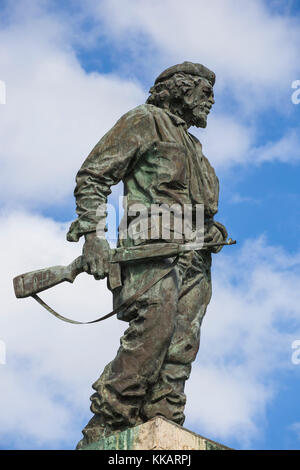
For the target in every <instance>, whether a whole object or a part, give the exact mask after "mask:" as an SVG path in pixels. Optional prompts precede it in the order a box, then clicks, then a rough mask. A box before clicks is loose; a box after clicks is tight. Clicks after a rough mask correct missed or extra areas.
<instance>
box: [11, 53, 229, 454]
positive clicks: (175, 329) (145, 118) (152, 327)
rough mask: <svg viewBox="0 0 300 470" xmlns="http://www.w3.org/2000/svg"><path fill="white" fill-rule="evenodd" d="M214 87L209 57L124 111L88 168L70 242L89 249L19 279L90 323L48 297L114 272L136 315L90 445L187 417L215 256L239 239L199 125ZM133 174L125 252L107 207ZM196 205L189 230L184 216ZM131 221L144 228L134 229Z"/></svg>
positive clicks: (99, 393) (100, 386)
mask: <svg viewBox="0 0 300 470" xmlns="http://www.w3.org/2000/svg"><path fill="white" fill-rule="evenodd" d="M214 83H215V74H214V73H213V72H211V71H210V70H209V69H207V68H206V67H204V66H203V65H201V64H195V63H191V62H184V63H182V64H178V65H174V66H172V67H170V68H168V69H167V70H165V71H164V72H162V73H161V74H160V75H159V77H158V78H157V79H156V80H155V84H154V86H153V87H152V88H151V89H150V96H149V98H148V99H147V102H146V104H143V105H141V106H138V107H137V108H135V109H133V110H131V111H129V112H128V113H127V114H125V115H124V116H122V117H121V119H119V121H118V122H117V123H116V124H115V126H114V127H113V128H112V129H111V130H110V131H109V132H107V134H105V136H104V137H103V138H102V139H101V140H100V141H99V142H98V144H97V145H96V146H95V147H94V149H93V150H92V151H91V153H90V155H89V156H88V157H87V159H86V160H85V162H84V163H83V165H82V167H81V169H80V170H79V172H78V174H77V178H76V182H77V185H76V188H75V192H74V195H75V197H76V203H77V208H76V211H77V214H78V218H77V219H76V220H75V221H74V222H73V223H72V225H71V227H70V229H69V232H68V234H67V239H68V240H69V241H73V242H76V241H78V240H79V238H80V237H81V236H84V237H85V244H84V247H83V253H82V256H81V257H80V258H78V259H77V260H75V261H74V262H73V263H72V265H70V266H69V267H67V268H63V267H53V268H49V269H47V270H40V271H38V272H35V273H27V274H25V275H22V276H18V277H17V278H15V280H14V283H15V292H16V295H17V296H18V297H25V296H28V295H33V296H34V297H35V298H36V299H37V300H38V301H40V303H42V305H43V306H45V307H46V308H48V310H49V311H51V313H54V314H55V315H56V316H58V317H59V318H61V319H64V320H66V321H71V322H73V323H78V322H75V321H72V320H68V319H66V318H64V317H61V316H60V315H58V314H56V312H54V311H53V310H52V309H51V308H50V307H48V306H47V305H46V304H45V303H44V302H43V301H41V299H39V298H38V297H37V296H36V293H37V292H40V291H42V290H44V289H46V288H48V287H51V286H52V285H55V284H57V283H58V282H62V281H63V280H69V281H71V282H72V281H73V280H74V278H75V276H76V275H77V274H78V273H79V272H82V271H86V272H87V273H89V274H92V275H94V277H95V278H96V279H103V278H104V277H106V276H107V275H108V273H109V280H110V282H109V284H108V286H109V288H110V289H111V291H112V292H113V304H114V311H113V312H112V314H113V313H117V316H118V318H119V319H120V320H123V321H125V322H128V329H127V330H126V331H125V333H124V335H123V337H122V338H121V340H120V343H121V345H120V348H119V350H118V353H117V356H116V357H115V359H114V360H113V361H112V362H110V363H109V364H108V365H107V366H106V367H105V369H104V371H103V373H102V375H101V376H100V378H99V379H98V380H97V381H96V382H95V383H94V384H93V389H94V390H95V393H94V394H93V395H92V396H91V402H92V403H91V411H92V412H93V413H94V416H93V417H92V419H91V420H90V422H89V423H88V424H87V425H86V427H85V428H84V430H83V435H84V437H83V439H82V440H81V441H80V442H79V444H78V446H77V448H78V449H80V448H82V447H84V446H85V445H88V444H90V443H92V442H94V441H96V440H99V439H100V438H102V437H105V436H108V435H110V434H111V433H113V432H115V431H122V430H124V429H126V428H128V427H132V426H136V425H138V424H141V423H143V422H145V421H148V420H149V419H151V418H153V417H154V416H156V415H162V416H164V417H165V418H167V419H169V420H171V421H174V422H175V423H178V424H180V425H182V424H183V422H184V419H185V416H184V407H185V402H186V396H185V394H184V386H185V381H186V380H187V379H188V378H189V376H190V372H191V364H192V362H193V361H194V360H195V358H196V355H197V352H198V349H199V341H200V327H201V323H202V320H203V317H204V315H205V312H206V308H207V305H208V303H209V301H210V298H211V272H210V268H211V253H212V252H213V253H217V252H219V251H220V250H221V249H222V246H223V245H227V244H232V243H235V242H233V241H232V240H231V239H229V241H226V239H227V231H226V229H225V227H224V226H223V225H222V224H220V223H219V222H216V221H215V220H214V216H215V214H216V213H217V210H218V194H219V182H218V179H217V177H216V175H215V171H214V169H213V168H212V167H211V165H210V163H209V161H208V160H207V158H206V157H205V156H204V155H203V153H202V146H201V143H200V142H199V140H198V139H197V138H196V137H195V136H193V135H192V134H190V133H189V132H188V129H189V127H190V126H196V127H203V128H204V127H206V123H207V115H208V113H209V112H210V109H211V107H212V105H213V104H214V94H213V86H214ZM121 180H122V181H123V182H124V195H125V196H126V214H125V216H126V217H124V220H123V221H122V222H121V224H120V227H119V239H118V248H117V249H116V250H111V249H110V247H109V244H108V242H107V240H106V238H105V235H104V230H105V229H104V227H105V223H106V220H105V213H104V212H103V210H102V211H101V210H100V211H99V207H100V208H103V207H105V205H106V202H107V197H108V195H109V194H110V193H111V186H112V185H115V184H117V183H118V182H119V181H121ZM137 207H138V211H139V216H138V217H137V210H136V208H137ZM154 207H155V208H157V207H160V208H161V207H163V208H171V211H170V219H169V227H168V228H169V230H167V231H166V230H165V228H166V227H165V225H166V224H165V223H164V218H163V214H162V213H159V214H158V216H157V214H156V217H153V208H154ZM186 207H188V208H189V214H190V215H191V217H190V218H189V225H190V232H189V236H187V230H186V225H185V224H183V223H182V218H183V215H184V214H185V208H186ZM198 207H202V208H203V224H202V225H203V226H202V227H200V229H201V230H202V232H201V230H200V232H201V233H202V237H203V242H204V244H200V245H199V244H198V245H197V244H196V245H193V241H195V239H196V241H197V240H198V241H199V239H198V238H197V233H198V231H199V227H198V226H197V222H196V221H195V212H196V209H197V208H198ZM134 208H135V210H133V209H134ZM140 208H144V209H145V210H143V211H142V209H140ZM141 212H142V216H141ZM128 228H131V229H133V230H132V232H131V233H132V234H133V235H134V236H128V234H129V231H128ZM124 234H125V235H124ZM195 234H196V235H195ZM193 237H194V238H193ZM195 237H196V238H195ZM191 242H192V245H191ZM119 263H121V264H119ZM120 266H121V268H120ZM109 315H111V314H109ZM109 315H106V316H105V317H104V318H106V317H108V316H109ZM96 321H99V319H98V320H96Z"/></svg>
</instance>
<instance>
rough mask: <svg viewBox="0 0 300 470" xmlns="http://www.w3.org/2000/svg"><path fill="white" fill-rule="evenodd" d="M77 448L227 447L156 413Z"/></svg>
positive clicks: (178, 448) (226, 448)
mask: <svg viewBox="0 0 300 470" xmlns="http://www.w3.org/2000/svg"><path fill="white" fill-rule="evenodd" d="M81 450H229V447H226V446H223V445H222V444H219V443H218V442H214V441H212V440H210V439H207V438H206V437H203V436H200V435H199V434H195V433H194V432H192V431H189V430H188V429H185V428H183V427H182V426H179V425H178V424H175V423H173V422H172V421H168V420H167V419H165V418H163V417H162V416H156V417H155V418H152V419H151V420H149V421H147V422H146V423H143V424H140V425H139V426H135V427H134V428H128V429H126V430H125V431H122V432H116V433H114V434H111V435H110V436H108V437H106V438H103V439H100V440H99V441H97V442H93V443H92V444H89V445H87V446H85V447H83V448H82V449H81Z"/></svg>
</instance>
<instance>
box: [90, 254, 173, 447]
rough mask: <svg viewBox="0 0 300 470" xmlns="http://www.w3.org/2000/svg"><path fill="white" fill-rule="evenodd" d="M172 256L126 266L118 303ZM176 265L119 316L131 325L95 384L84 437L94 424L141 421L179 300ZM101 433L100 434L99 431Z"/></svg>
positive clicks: (111, 427)
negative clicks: (90, 414)
mask: <svg viewBox="0 0 300 470" xmlns="http://www.w3.org/2000/svg"><path fill="white" fill-rule="evenodd" d="M169 262H170V260H164V261H159V262H155V263H153V262H148V263H143V264H142V265H141V264H140V265H132V266H128V267H127V268H126V272H125V273H124V274H125V277H124V286H123V288H122V292H121V294H120V296H119V299H118V303H121V302H123V301H124V300H125V299H126V298H128V297H130V296H131V295H132V294H133V293H135V292H136V291H137V290H138V289H139V287H140V286H141V285H142V284H144V283H145V282H146V283H147V282H148V281H149V280H150V279H151V278H153V277H154V276H157V274H158V272H159V270H160V269H161V268H164V267H165V266H166V263H169ZM177 281H178V279H177V273H176V271H175V270H173V271H171V273H170V274H169V275H167V276H166V277H165V278H164V279H162V280H161V281H160V282H159V283H157V284H156V285H155V286H153V287H152V288H151V289H150V290H149V291H147V292H146V293H145V294H143V295H142V296H141V297H140V298H139V299H138V300H137V301H136V302H135V304H134V305H133V306H132V307H131V308H129V309H128V310H127V311H126V312H125V313H124V316H123V318H124V319H127V320H129V328H128V329H127V330H126V331H125V333H124V335H123V337H122V338H121V341H120V343H121V345H120V348H119V350H118V353H117V356H116V358H115V359H114V360H113V361H112V362H110V363H109V364H108V365H107V366H106V367H105V369H104V371H103V373H102V375H101V377H100V378H99V379H98V380H97V381H96V382H95V383H94V384H93V388H94V389H95V391H96V392H95V393H94V394H93V395H92V397H91V401H92V404H91V411H92V412H93V413H94V414H95V417H94V418H92V420H91V422H90V423H89V424H88V425H87V427H86V428H85V430H84V431H83V433H84V435H85V437H86V442H88V441H89V434H90V435H91V439H93V440H94V439H95V436H96V434H97V432H98V431H97V432H96V431H95V427H97V426H101V427H102V428H103V429H106V431H107V433H109V432H111V431H113V430H122V429H125V428H127V427H130V426H134V425H136V424H138V423H139V422H141V420H140V408H141V405H142V403H143V399H144V397H145V395H146V393H147V391H148V389H149V387H151V386H153V384H154V383H155V382H156V381H157V379H158V375H159V371H160V369H161V367H162V364H163V361H164V359H165V356H166V353H167V351H168V347H169V345H170V341H171V339H172V336H173V332H174V328H175V323H176V311H177V302H178V282H177ZM98 436H99V433H98Z"/></svg>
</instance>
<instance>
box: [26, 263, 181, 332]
mask: <svg viewBox="0 0 300 470" xmlns="http://www.w3.org/2000/svg"><path fill="white" fill-rule="evenodd" d="M178 258H179V256H177V257H176V258H175V259H174V261H173V262H172V264H171V265H169V266H168V267H166V268H164V269H163V270H162V272H160V273H159V275H158V276H156V277H154V279H152V280H151V281H150V282H148V283H147V284H145V285H144V286H143V287H142V288H141V289H139V290H138V291H137V292H136V293H135V294H134V295H132V296H131V297H129V299H127V300H125V302H123V303H122V304H121V305H119V306H118V307H117V308H115V309H114V310H113V311H112V312H110V313H107V314H106V315H104V316H102V317H100V318H97V319H96V320H92V321H87V322H84V321H76V320H71V319H70V318H67V317H64V316H63V315H60V314H59V313H57V312H56V311H55V310H53V308H51V307H49V305H47V304H46V302H44V301H43V300H42V299H41V298H40V297H39V296H38V295H37V294H32V296H31V297H33V298H34V299H35V300H36V301H37V302H38V303H39V304H40V305H41V306H42V307H44V308H45V309H46V310H48V312H50V313H51V314H52V315H54V316H55V317H56V318H58V319H59V320H62V321H65V322H67V323H73V324H75V325H89V324H91V323H98V322H100V321H102V320H106V319H107V318H110V317H112V316H113V315H116V314H117V313H119V312H121V311H122V310H125V309H127V308H128V307H130V306H131V305H132V304H133V303H134V302H135V301H136V300H137V299H138V298H139V297H140V296H141V295H143V294H145V292H147V291H148V290H149V289H151V287H153V286H154V285H155V284H157V283H158V282H159V281H161V280H162V279H163V278H164V277H166V276H167V275H168V274H169V273H170V272H171V271H172V269H173V268H174V267H175V265H176V263H177V261H178Z"/></svg>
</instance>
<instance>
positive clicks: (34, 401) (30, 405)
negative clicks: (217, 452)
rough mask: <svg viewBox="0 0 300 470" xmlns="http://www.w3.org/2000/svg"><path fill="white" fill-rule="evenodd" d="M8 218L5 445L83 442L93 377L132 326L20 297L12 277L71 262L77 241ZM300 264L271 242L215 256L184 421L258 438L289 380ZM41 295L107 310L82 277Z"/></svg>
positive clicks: (4, 223)
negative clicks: (279, 376)
mask: <svg viewBox="0 0 300 470" xmlns="http://www.w3.org/2000/svg"><path fill="white" fill-rule="evenodd" d="M0 223H1V227H2V230H1V233H0V244H1V246H3V247H5V250H3V255H2V268H3V269H2V271H1V277H0V286H1V287H0V289H1V290H0V295H1V299H2V315H1V317H0V339H1V340H2V341H5V343H6V347H7V358H6V360H7V364H6V365H1V366H0V374H1V383H2V384H4V385H3V386H1V391H0V406H1V422H0V436H1V437H0V442H1V441H2V442H3V441H4V439H7V438H8V437H9V436H13V437H14V442H15V445H16V446H17V447H18V448H24V447H29V446H30V447H33V448H54V447H61V446H64V445H66V446H70V442H73V443H74V445H75V444H76V441H77V440H79V439H80V431H81V427H82V426H83V425H84V424H86V422H87V420H88V419H89V412H88V407H89V401H88V397H89V396H90V394H91V392H92V390H91V384H92V383H93V382H94V380H96V378H97V377H98V376H99V374H100V373H101V371H102V370H103V368H104V366H105V364H106V363H108V362H109V361H110V360H111V359H112V358H113V357H114V356H115V354H116V351H117V349H118V344H119V337H120V336H121V334H122V332H123V331H124V329H125V328H126V327H127V325H126V324H125V323H122V322H119V321H117V320H116V319H110V320H107V321H105V322H103V323H99V324H96V325H89V326H88V325H87V326H79V325H70V324H66V323H63V322H60V321H59V320H57V319H56V318H54V317H52V316H51V315H49V314H48V313H47V312H46V311H44V310H43V309H42V308H41V307H40V306H39V305H38V304H36V303H35V302H34V301H33V299H15V298H14V293H13V287H12V278H13V277H14V276H15V275H17V274H20V273H22V272H26V271H29V270H34V269H39V268H41V267H46V266H50V265H53V264H68V263H69V262H70V261H72V260H73V259H74V258H75V257H77V256H78V255H79V253H80V250H81V246H80V244H70V243H67V242H66V241H65V232H66V226H65V225H63V224H58V223H56V222H54V221H52V220H50V219H45V218H42V217H40V216H35V215H32V214H29V213H24V212H18V213H12V214H6V215H3V216H2V217H1V220H0ZM250 248H251V250H250ZM230 249H231V250H238V248H236V247H233V248H228V250H230ZM233 260H234V263H233ZM299 261H300V255H299V254H298V255H297V256H289V255H287V254H286V253H285V252H284V250H282V249H279V248H277V247H270V246H268V245H267V244H266V242H265V241H264V240H263V239H259V240H257V241H249V242H248V244H246V245H245V246H244V248H243V249H241V250H238V251H236V252H234V253H233V252H231V253H227V254H226V253H224V254H223V255H222V256H221V255H218V256H215V257H214V273H213V274H214V276H213V288H214V289H213V290H214V293H213V299H212V302H211V304H210V305H209V307H208V312H207V315H206V317H205V320H204V324H203V330H202V344H201V347H200V352H199V356H198V359H197V361H196V363H195V364H194V367H193V371H192V376H191V379H190V380H189V382H188V385H187V396H188V404H187V409H186V412H187V421H186V426H187V427H189V428H191V429H193V430H194V431H195V432H199V433H200V434H203V435H206V436H208V437H211V438H215V439H219V440H222V441H223V442H224V443H226V442H228V440H229V439H232V438H236V439H237V440H238V441H239V442H240V445H249V443H250V445H251V440H252V439H253V438H257V436H258V435H259V432H262V431H259V430H258V428H259V424H261V422H262V421H263V420H264V419H265V412H266V404H267V403H268V404H269V405H270V401H271V399H272V397H273V396H274V394H275V392H276V390H277V389H278V388H279V387H280V385H281V384H279V383H278V382H277V381H276V371H277V370H278V368H281V369H282V368H283V369H290V368H292V367H293V366H292V364H291V360H290V359H291V354H292V350H291V346H290V345H291V341H292V339H295V336H297V334H298V336H299V335H300V325H299V309H298V305H299V303H300V298H299V295H300V294H299V292H300V274H299V270H298V268H299ZM297 263H298V265H297ZM42 298H44V299H45V300H46V301H47V302H48V303H50V305H52V306H53V307H54V308H55V309H56V310H58V311H59V312H60V313H62V314H64V315H67V316H70V317H71V318H74V319H81V320H90V319H94V318H95V317H97V316H99V315H101V314H102V313H105V312H108V311H109V310H110V309H111V295H110V293H109V292H108V291H107V289H106V283H105V282H104V281H102V282H101V281H98V282H96V281H95V280H94V279H93V278H92V277H91V276H87V275H85V274H82V275H80V276H79V278H78V279H77V280H76V281H75V283H74V284H73V285H71V284H61V285H60V286H57V287H55V288H53V289H52V290H50V291H46V292H44V293H43V294H42ZM279 319H280V320H282V319H284V320H285V321H287V323H288V324H291V323H293V324H294V330H293V333H292V334H291V333H289V332H286V331H285V330H284V329H282V325H281V329H280V328H279V326H278V320H279ZM293 370H295V373H297V371H296V368H294V369H293ZM71 446H72V445H71Z"/></svg>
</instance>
